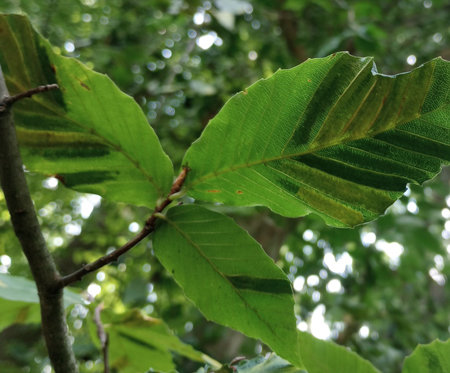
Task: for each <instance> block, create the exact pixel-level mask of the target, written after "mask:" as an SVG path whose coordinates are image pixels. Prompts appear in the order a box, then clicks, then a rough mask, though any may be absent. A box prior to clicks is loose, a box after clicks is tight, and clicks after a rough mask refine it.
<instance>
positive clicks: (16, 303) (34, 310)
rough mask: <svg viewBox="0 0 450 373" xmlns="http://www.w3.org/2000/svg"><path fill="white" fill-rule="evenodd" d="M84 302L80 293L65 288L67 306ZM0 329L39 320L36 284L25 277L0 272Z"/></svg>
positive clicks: (65, 303)
mask: <svg viewBox="0 0 450 373" xmlns="http://www.w3.org/2000/svg"><path fill="white" fill-rule="evenodd" d="M76 303H83V298H81V296H80V295H79V294H76V293H74V292H73V291H71V290H69V289H67V288H66V289H64V305H65V306H66V307H68V306H70V305H72V304H76ZM0 309H1V310H2V311H1V312H2V317H1V318H0V330H1V329H2V328H4V327H5V326H7V325H10V324H13V323H29V322H39V320H40V308H39V297H38V294H37V290H36V284H35V283H34V282H33V281H30V280H28V279H26V278H24V277H19V276H11V275H7V274H4V273H0Z"/></svg>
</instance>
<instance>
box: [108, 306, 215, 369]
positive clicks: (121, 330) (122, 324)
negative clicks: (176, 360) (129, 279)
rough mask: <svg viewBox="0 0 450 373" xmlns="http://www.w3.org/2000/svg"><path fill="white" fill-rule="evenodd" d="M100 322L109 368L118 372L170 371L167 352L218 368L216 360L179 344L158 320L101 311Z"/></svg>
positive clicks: (137, 314) (170, 356)
mask: <svg viewBox="0 0 450 373" xmlns="http://www.w3.org/2000/svg"><path fill="white" fill-rule="evenodd" d="M102 321H103V323H105V325H106V331H107V332H108V334H109V340H110V349H111V358H112V361H113V365H114V366H115V367H116V368H118V369H120V371H121V372H133V373H136V372H146V371H148V369H150V368H153V369H155V370H158V371H164V372H172V371H174V370H175V366H174V364H173V361H172V355H171V351H172V352H175V353H177V354H179V355H182V356H185V357H187V358H189V359H191V360H193V361H198V362H202V363H205V362H206V363H210V364H212V366H215V367H216V368H218V367H220V363H218V362H217V361H215V360H213V359H212V358H210V357H209V356H207V355H205V354H203V353H202V352H199V351H196V350H194V348H192V346H190V345H187V344H185V343H183V342H181V341H180V340H179V339H178V338H177V337H176V336H175V335H174V334H173V333H172V331H171V330H170V329H169V327H168V326H167V325H166V324H165V323H164V322H163V321H162V320H160V319H155V318H152V317H148V316H146V315H144V314H143V313H142V312H140V311H139V310H131V311H128V312H127V313H125V314H122V315H115V314H111V313H108V312H103V313H102Z"/></svg>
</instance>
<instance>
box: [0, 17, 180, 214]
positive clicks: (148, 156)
mask: <svg viewBox="0 0 450 373" xmlns="http://www.w3.org/2000/svg"><path fill="white" fill-rule="evenodd" d="M0 45H1V51H2V53H1V54H0V65H1V68H2V69H3V73H4V74H5V77H6V83H7V86H8V88H9V91H10V94H11V95H14V94H18V93H22V92H25V91H27V90H29V89H31V88H35V87H37V86H39V85H44V84H50V83H58V85H59V87H60V89H59V91H52V92H47V93H42V94H39V95H34V96H33V97H32V98H31V99H26V100H22V101H20V102H18V103H17V104H16V105H15V106H14V114H15V121H16V125H17V135H18V138H19V143H20V146H21V153H22V156H23V158H24V162H25V164H26V166H27V168H28V169H30V170H32V171H37V172H41V173H43V174H46V175H55V176H56V177H57V178H58V179H59V180H60V181H61V182H62V183H63V184H65V185H66V186H68V187H70V188H73V189H75V190H78V191H82V192H89V193H96V194H99V195H102V196H104V197H106V198H110V199H112V200H115V201H121V202H128V203H133V204H137V205H145V206H148V207H153V206H154V205H155V203H156V200H157V199H158V198H159V197H161V196H164V195H166V194H167V192H168V190H169V188H170V185H171V182H172V177H173V170H172V164H171V162H170V160H169V158H168V157H167V156H166V154H165V153H164V152H163V150H162V148H161V145H160V143H159V141H158V139H157V137H156V135H155V133H154V131H153V130H152V128H151V127H150V126H149V124H148V122H147V120H146V118H145V115H144V114H143V113H142V111H141V109H140V108H139V106H138V105H137V103H136V102H135V101H134V100H133V99H132V98H131V97H129V96H127V95H125V94H124V93H122V92H121V91H120V90H119V89H118V88H117V87H116V86H115V85H114V83H113V82H112V81H111V80H110V79H109V78H108V77H107V76H105V75H101V74H98V73H96V72H94V71H92V70H90V69H89V68H87V67H86V66H84V65H83V64H81V63H80V62H79V61H77V60H75V59H73V58H65V57H62V56H60V55H59V54H57V53H55V52H54V49H53V48H52V47H51V46H50V44H49V43H48V42H47V41H46V40H45V39H43V38H42V37H41V36H40V35H39V34H38V33H37V32H36V31H35V30H34V29H33V28H32V27H31V25H30V23H29V21H28V20H27V18H26V17H24V16H20V15H0Z"/></svg>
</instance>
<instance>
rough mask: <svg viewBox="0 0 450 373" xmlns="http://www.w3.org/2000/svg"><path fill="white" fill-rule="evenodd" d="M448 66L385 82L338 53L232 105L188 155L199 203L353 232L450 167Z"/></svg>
mask: <svg viewBox="0 0 450 373" xmlns="http://www.w3.org/2000/svg"><path fill="white" fill-rule="evenodd" d="M449 92H450V63H449V62H447V61H444V60H442V59H441V58H436V59H434V60H432V61H430V62H428V63H426V64H424V65H422V66H420V67H418V68H417V69H414V70H413V71H411V72H409V73H404V74H398V75H395V76H387V75H383V74H379V73H378V72H377V71H376V68H375V64H374V62H373V59H372V58H368V57H366V58H359V57H353V56H351V55H349V54H347V53H342V52H341V53H337V54H333V55H331V56H329V57H326V58H318V59H310V60H308V61H306V62H304V63H302V64H301V65H299V66H297V67H294V68H292V69H289V70H280V71H278V72H277V73H275V74H274V75H273V76H272V77H270V78H269V79H265V80H260V81H258V82H257V83H255V84H253V85H252V86H251V87H250V88H248V89H247V90H245V91H244V92H240V93H238V94H237V95H235V96H234V97H232V98H231V99H230V100H229V101H228V102H227V103H226V104H225V106H224V107H223V108H222V110H221V111H220V112H219V114H218V115H217V116H216V117H215V118H214V119H213V120H211V122H210V123H209V124H208V126H207V127H206V129H205V131H204V132H203V134H202V136H201V138H200V139H199V140H198V141H196V142H195V143H194V144H193V145H192V146H191V148H190V149H189V150H188V152H187V153H186V156H185V158H184V163H185V164H186V165H188V166H189V167H190V168H191V172H190V173H189V175H188V178H187V183H186V188H187V190H188V193H189V194H190V195H192V196H193V197H194V198H197V199H201V200H205V201H213V202H222V203H225V204H229V205H237V206H248V205H264V206H268V207H269V208H271V209H272V210H273V211H275V212H277V213H279V214H282V215H285V216H290V217H296V216H302V215H306V214H308V213H311V212H314V213H316V214H318V215H320V216H321V217H322V218H323V219H324V220H325V221H326V222H327V223H328V224H330V225H334V226H355V225H358V224H361V223H363V222H366V221H369V220H372V219H375V218H376V217H378V216H379V215H381V214H383V213H384V211H385V209H386V208H387V207H388V206H390V205H391V204H392V203H393V202H394V201H395V200H396V199H397V198H399V197H400V196H401V195H402V193H403V192H404V191H405V187H406V184H407V183H408V182H412V183H423V182H424V181H425V180H428V179H431V178H433V177H434V176H435V175H436V174H437V173H438V172H439V171H440V169H441V166H442V165H443V164H448V163H449V161H450V94H449Z"/></svg>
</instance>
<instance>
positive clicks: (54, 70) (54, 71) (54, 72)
mask: <svg viewBox="0 0 450 373" xmlns="http://www.w3.org/2000/svg"><path fill="white" fill-rule="evenodd" d="M50 69H51V70H52V71H53V74H56V67H55V65H53V64H51V65H50Z"/></svg>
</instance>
